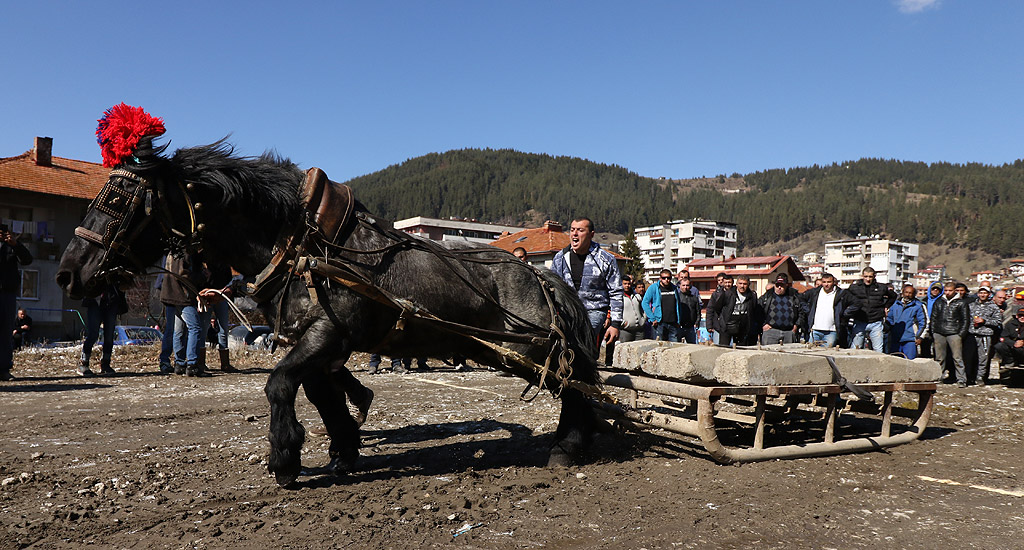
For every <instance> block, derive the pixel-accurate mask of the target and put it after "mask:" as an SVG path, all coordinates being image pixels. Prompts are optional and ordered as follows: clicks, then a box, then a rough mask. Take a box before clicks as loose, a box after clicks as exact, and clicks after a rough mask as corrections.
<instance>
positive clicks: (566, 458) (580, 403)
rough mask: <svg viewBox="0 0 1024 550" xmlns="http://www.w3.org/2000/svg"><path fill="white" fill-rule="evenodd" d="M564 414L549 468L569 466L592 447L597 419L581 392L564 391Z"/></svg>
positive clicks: (557, 431)
mask: <svg viewBox="0 0 1024 550" xmlns="http://www.w3.org/2000/svg"><path fill="white" fill-rule="evenodd" d="M561 397H562V412H561V415H560V416H559V418H558V428H557V429H555V441H554V443H553V444H552V445H551V454H549V455H548V466H568V465H570V464H572V463H573V462H574V461H575V460H577V459H578V458H579V456H580V454H582V453H583V451H584V450H586V448H587V447H589V446H590V443H591V441H592V437H593V433H594V429H595V428H596V427H597V417H596V416H595V415H594V410H593V409H592V408H591V407H590V403H588V402H587V398H586V396H584V395H583V393H582V392H580V391H579V390H575V389H572V388H566V389H564V390H563V391H562V396H561Z"/></svg>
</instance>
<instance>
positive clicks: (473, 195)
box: [348, 149, 1024, 257]
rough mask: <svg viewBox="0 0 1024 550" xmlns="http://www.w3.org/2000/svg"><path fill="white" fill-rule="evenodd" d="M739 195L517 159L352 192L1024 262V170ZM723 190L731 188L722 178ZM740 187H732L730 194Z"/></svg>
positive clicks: (433, 168) (497, 157)
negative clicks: (963, 251) (709, 223)
mask: <svg viewBox="0 0 1024 550" xmlns="http://www.w3.org/2000/svg"><path fill="white" fill-rule="evenodd" d="M743 179H744V184H743V185H742V186H740V191H739V192H723V190H722V189H720V188H719V186H716V185H713V184H710V183H701V182H693V181H685V182H682V181H673V180H657V179H651V178H645V177H641V176H639V175H637V174H635V173H633V172H630V171H628V170H626V169H625V168H622V167H619V166H609V165H604V164H598V163H594V162H590V161H586V160H582V159H578V158H569V157H552V156H548V155H538V154H529V153H520V152H517V151H511V150H476V149H465V150H459V151H449V152H447V153H435V154H430V155H425V156H422V157H418V158H415V159H411V160H409V161H407V162H404V163H402V164H399V165H395V166H391V167H388V168H387V169H385V170H382V171H380V172H376V173H374V174H370V175H367V176H363V177H360V178H356V179H353V180H352V181H350V182H348V183H349V184H350V185H351V186H352V187H353V189H354V190H355V192H356V196H357V197H358V198H359V199H360V200H361V201H363V203H364V204H366V205H367V207H368V208H370V210H371V211H372V212H376V213H378V214H380V215H382V216H385V217H388V218H391V219H400V218H405V217H409V216H416V215H424V216H436V217H448V216H457V217H468V218H478V219H480V220H487V221H495V222H508V223H515V222H519V223H521V222H533V223H537V220H538V219H543V218H550V219H554V220H560V221H562V222H566V221H568V220H569V219H570V218H571V217H572V216H574V215H579V214H585V215H588V216H590V217H592V218H593V219H594V220H595V221H597V223H598V224H599V230H605V231H614V232H619V233H625V232H626V231H627V230H628V229H630V228H633V227H639V226H644V225H651V224H656V223H662V222H664V221H667V220H670V219H678V218H683V219H687V218H694V217H702V218H706V219H716V220H725V221H733V222H735V223H737V224H739V229H740V239H741V241H742V242H741V244H742V245H743V246H758V245H761V244H765V243H771V242H776V241H782V240H786V239H790V238H793V237H795V236H798V235H801V234H803V233H807V232H810V231H814V230H823V231H830V232H836V233H844V234H849V235H855V234H858V233H863V234H873V233H885V234H888V235H889V236H890V237H893V238H897V239H902V240H909V241H917V242H930V243H936V244H945V245H959V246H968V247H971V248H975V249H980V250H985V251H987V252H990V253H993V254H998V255H1001V256H1004V257H1006V256H1013V255H1021V254H1024V223H1014V222H1016V221H1017V220H1024V161H1017V162H1015V163H1013V164H1007V165H1003V166H988V165H981V164H966V165H957V164H948V163H937V164H931V165H929V164H925V163H917V162H901V161H895V160H881V159H862V160H859V161H853V162H846V163H842V164H833V165H831V166H811V167H805V168H790V169H779V170H766V171H763V172H755V173H753V174H747V175H746V176H744V177H743ZM721 181H724V177H723V178H721ZM733 187H735V186H733Z"/></svg>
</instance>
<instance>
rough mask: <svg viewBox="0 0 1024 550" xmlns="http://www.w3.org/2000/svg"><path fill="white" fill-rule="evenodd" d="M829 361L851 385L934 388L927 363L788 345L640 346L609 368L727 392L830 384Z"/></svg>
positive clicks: (936, 373) (630, 345) (932, 366)
mask: <svg viewBox="0 0 1024 550" xmlns="http://www.w3.org/2000/svg"><path fill="white" fill-rule="evenodd" d="M826 356H831V357H832V358H833V359H834V360H835V362H836V366H837V367H838V368H839V372H840V373H841V374H842V375H843V376H844V377H845V378H846V379H847V380H849V381H850V382H853V383H855V384H863V383H892V382H936V381H938V380H939V378H940V376H941V374H942V369H941V368H940V367H939V364H938V363H936V362H935V361H933V360H931V359H915V360H912V361H911V360H908V359H904V358H902V357H898V356H894V355H883V354H879V353H876V352H874V351H871V350H850V349H826V348H810V347H808V346H806V345H801V344H791V345H786V346H771V347H765V348H762V349H749V348H747V349H730V348H720V347H713V346H703V345H695V344H685V343H669V342H655V341H652V340H641V341H637V342H627V343H624V344H619V345H617V346H616V350H615V357H614V361H613V365H614V368H616V369H619V370H624V371H629V372H634V373H637V372H641V373H643V374H646V375H649V376H653V377H656V378H661V379H667V380H674V381H678V382H684V383H688V384H701V385H708V384H716V385H727V386H766V385H779V386H782V385H817V384H831V383H833V382H834V380H833V373H832V368H831V367H830V366H829V364H828V360H827V359H826Z"/></svg>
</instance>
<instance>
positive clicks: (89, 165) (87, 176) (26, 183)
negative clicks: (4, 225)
mask: <svg viewBox="0 0 1024 550" xmlns="http://www.w3.org/2000/svg"><path fill="white" fill-rule="evenodd" d="M109 173H110V169H108V168H104V167H103V165H101V164H98V163H95V162H86V161H83V160H72V159H66V158H61V157H53V161H52V166H39V165H37V164H36V163H35V161H34V160H32V153H31V151H30V152H26V153H23V154H21V155H18V156H16V157H7V158H3V159H0V188H6V189H18V190H21V191H31V192H33V193H44V194H47V195H57V196H60V197H74V198H79V199H87V200H92V199H93V198H94V197H95V196H96V195H97V194H99V192H100V189H101V188H102V187H103V184H104V183H106V182H107V175H108V174H109Z"/></svg>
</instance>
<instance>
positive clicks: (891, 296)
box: [843, 281, 896, 323]
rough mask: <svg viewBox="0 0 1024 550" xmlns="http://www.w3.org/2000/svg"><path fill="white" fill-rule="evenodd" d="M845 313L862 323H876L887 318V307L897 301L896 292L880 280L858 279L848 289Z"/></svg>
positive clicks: (845, 295)
mask: <svg viewBox="0 0 1024 550" xmlns="http://www.w3.org/2000/svg"><path fill="white" fill-rule="evenodd" d="M843 297H844V299H845V303H844V306H845V310H844V314H845V315H846V316H847V317H852V318H853V320H854V321H858V322H861V323H875V322H878V321H881V320H882V319H884V318H885V309H886V308H887V307H889V306H891V305H892V304H893V302H895V301H896V293H895V292H894V291H893V290H892V289H891V288H889V287H888V286H886V285H883V284H882V283H879V282H877V281H876V282H874V283H871V284H870V285H866V284H864V281H856V282H854V283H853V284H851V285H850V287H849V288H847V289H846V293H845V294H844V295H843Z"/></svg>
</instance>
